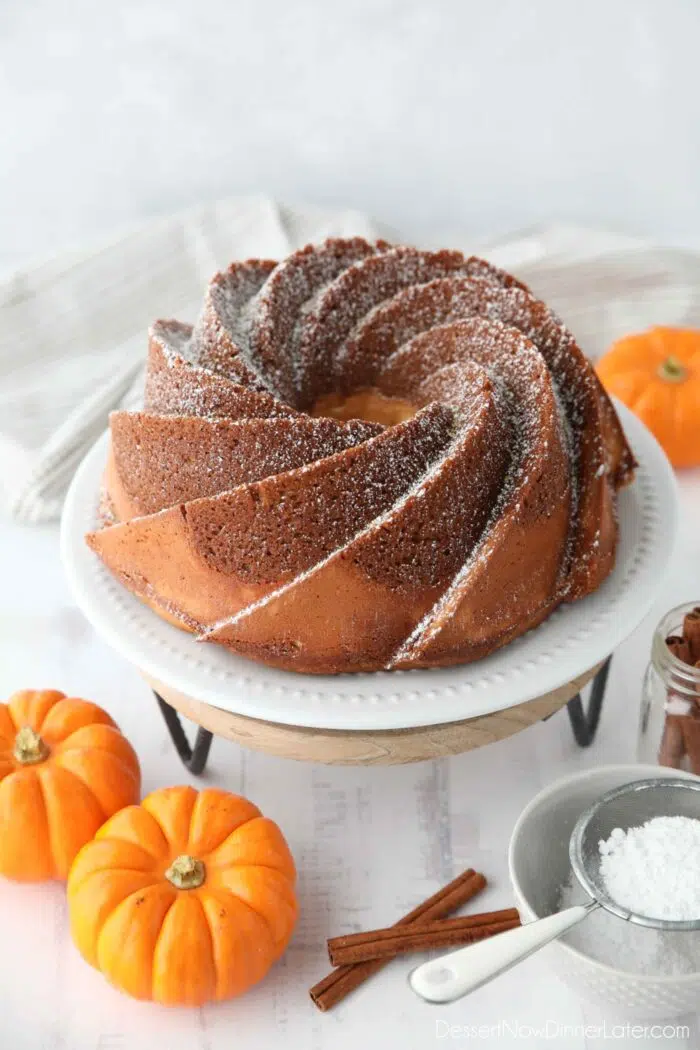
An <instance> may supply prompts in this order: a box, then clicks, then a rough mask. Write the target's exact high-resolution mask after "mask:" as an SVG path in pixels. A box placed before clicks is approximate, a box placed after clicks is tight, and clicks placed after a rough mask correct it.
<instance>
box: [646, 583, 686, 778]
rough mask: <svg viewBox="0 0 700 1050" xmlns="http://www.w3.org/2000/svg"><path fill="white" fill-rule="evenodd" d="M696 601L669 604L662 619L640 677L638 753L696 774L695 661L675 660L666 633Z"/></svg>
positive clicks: (674, 630)
mask: <svg viewBox="0 0 700 1050" xmlns="http://www.w3.org/2000/svg"><path fill="white" fill-rule="evenodd" d="M699 605H700V602H689V603H688V604H687V605H679V606H678V608H676V609H672V610H671V612H669V613H667V614H666V616H664V618H663V619H662V620H661V622H660V623H659V625H658V627H657V628H656V631H655V632H654V639H653V642H652V646H651V661H650V663H649V666H648V668H647V671H646V675H645V677H644V689H643V694H642V712H641V721H640V727H639V745H638V749H637V758H638V760H639V761H640V762H648V763H652V764H655V763H658V764H659V765H662V766H670V767H671V768H673V769H684V770H687V772H689V773H695V774H696V776H700V667H692V666H691V665H690V664H688V663H686V662H685V661H684V660H679V659H678V657H677V656H675V655H674V653H673V652H671V650H670V649H669V647H668V645H667V644H666V639H667V638H669V637H670V636H676V637H680V636H681V635H682V631H683V620H684V618H685V615H686V613H689V612H691V611H692V610H693V609H694V608H695V609H696V608H698V606H699Z"/></svg>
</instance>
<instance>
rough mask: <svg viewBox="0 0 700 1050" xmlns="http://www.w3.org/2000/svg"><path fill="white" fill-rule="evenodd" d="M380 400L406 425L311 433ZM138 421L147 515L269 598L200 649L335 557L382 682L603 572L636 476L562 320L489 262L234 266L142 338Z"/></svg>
mask: <svg viewBox="0 0 700 1050" xmlns="http://www.w3.org/2000/svg"><path fill="white" fill-rule="evenodd" d="M371 388H375V389H376V392H377V393H378V394H380V395H382V396H383V397H384V398H386V397H396V398H399V399H400V400H401V401H402V402H404V403H408V404H409V405H415V408H416V411H417V412H418V415H417V416H416V417H414V419H412V420H408V421H406V422H404V423H399V424H396V425H393V426H391V427H389V428H388V429H386V430H385V431H383V432H382V427H381V426H379V425H378V424H376V423H358V422H355V423H349V424H339V423H338V422H337V421H335V420H327V419H326V420H323V419H321V420H318V419H317V420H310V419H309V417H308V416H307V415H306V412H307V411H308V410H309V409H312V408H313V405H314V403H315V401H316V400H317V399H318V398H319V397H320V396H321V395H323V394H327V393H332V394H337V395H338V396H340V397H343V396H344V397H347V396H349V395H351V394H354V393H356V392H357V393H361V392H362V391H364V390H367V389H371ZM145 409H146V411H145V413H144V414H141V415H139V416H138V417H136V416H124V415H122V416H121V417H120V418H119V420H118V421H117V422H115V424H114V427H113V439H114V447H115V450H116V453H117V460H118V466H119V471H120V475H121V477H122V481H123V483H124V488H125V491H127V492H128V493H129V494H130V498H132V499H133V500H134V501H135V502H136V504H137V505H138V507H139V508H141V509H144V511H145V513H146V515H148V514H149V513H153V512H154V511H156V510H157V509H159V508H160V507H162V506H166V505H168V504H169V502H171V501H172V502H174V503H175V504H177V503H178V502H180V503H181V504H182V513H183V518H182V520H183V521H185V522H186V524H187V527H188V529H189V530H190V533H191V537H192V543H193V545H194V548H195V550H196V551H197V554H198V557H199V558H200V559H201V561H202V564H203V565H206V566H207V567H208V569H209V570H210V571H211V572H212V573H215V574H217V580H219V575H220V574H223V576H224V577H225V578H229V579H230V580H231V586H232V587H236V588H240V587H241V586H250V587H252V588H253V591H254V592H255V593H256V594H258V595H259V594H260V591H261V589H262V591H264V594H263V596H262V597H257V598H256V599H255V600H254V601H252V602H250V603H249V604H248V607H247V609H243V610H242V611H236V612H235V615H234V616H233V617H232V616H228V615H227V614H226V610H225V608H224V609H222V615H221V616H220V617H218V618H217V619H216V622H215V623H212V624H199V628H200V629H201V630H202V632H203V633H204V634H205V635H206V636H207V637H211V636H212V633H213V632H214V633H215V632H216V631H217V630H219V629H221V630H222V631H223V630H224V629H225V627H224V625H226V624H228V625H231V624H234V623H239V622H242V620H243V619H244V618H245V617H246V616H249V615H252V613H253V612H254V611H255V610H256V609H262V608H267V607H268V605H269V604H270V603H273V602H274V601H275V600H276V599H277V598H279V599H282V598H283V597H284V596H285V595H288V594H290V593H291V592H292V590H293V589H294V588H295V586H297V585H299V587H300V593H305V592H304V591H303V588H302V585H303V584H304V582H305V581H307V580H309V579H311V578H319V579H320V577H316V575H315V574H316V573H317V572H320V571H321V570H322V568H323V567H324V566H326V565H329V566H330V565H331V564H335V563H334V562H333V559H335V558H340V557H341V555H342V564H343V565H344V566H346V568H347V571H348V572H349V573H350V574H351V577H352V579H353V580H354V581H357V580H358V579H360V580H365V581H367V585H368V587H370V585H371V586H372V587H379V588H380V589H381V591H382V593H388V594H391V595H393V596H394V599H393V600H394V608H395V612H396V616H395V620H394V621H392V623H387V624H384V625H383V626H381V627H380V626H379V625H375V628H374V629H373V630H374V636H373V640H372V645H373V647H374V648H373V650H372V651H373V652H377V653H379V652H380V651H381V650H382V646H384V648H385V652H384V655H383V658H382V659H381V660H379V658H377V662H376V664H375V666H385V665H386V664H387V663H388V664H389V665H390V666H392V667H394V666H397V665H398V664H400V665H401V666H412V665H413V664H414V663H415V664H417V665H421V666H425V665H428V666H430V665H431V664H432V663H441V662H456V661H458V660H464V659H473V658H475V656H476V655H481V654H482V653H484V652H487V651H490V649H492V648H494V647H495V646H496V645H499V644H502V643H503V641H504V640H507V639H508V638H509V637H512V636H513V635H514V634H517V633H521V632H522V630H525V629H526V628H527V626H528V625H529V623H531V622H532V621H533V618H536V617H537V615H539V614H540V613H541V611H542V610H545V611H546V610H547V609H549V608H553V607H554V606H555V605H556V604H557V602H559V601H561V600H562V599H564V598H566V599H572V598H575V597H578V596H581V595H583V594H585V593H588V592H589V591H590V590H592V589H593V588H595V587H596V586H597V585H598V583H600V581H601V580H602V579H603V578H604V576H605V575H606V574H607V572H609V570H610V568H611V566H612V559H613V558H614V551H615V542H616V536H615V531H614V522H615V505H614V500H615V490H616V487H617V486H619V484H621V483H622V482H623V481H624V480H626V479H627V478H629V476H630V475H631V470H632V465H633V459H632V456H631V453H630V452H629V449H628V448H627V446H626V443H625V441H624V437H623V436H622V434H621V431H620V428H619V423H618V422H617V419H616V416H615V413H614V410H613V409H612V406H611V405H610V404H609V402H608V400H607V398H606V396H605V394H604V393H603V391H602V389H601V388H600V385H599V384H598V382H597V379H596V377H595V375H594V373H593V371H592V369H591V367H590V365H589V364H588V362H587V361H586V359H585V358H584V356H583V354H582V353H581V351H580V350H579V348H578V347H577V345H576V343H575V341H574V339H573V337H572V336H571V334H570V333H569V332H568V331H567V329H566V328H565V327H564V326H563V325H562V324H561V322H560V321H559V320H558V318H556V316H555V315H554V314H553V313H552V312H551V311H550V310H548V308H547V307H546V306H545V305H544V304H543V303H541V302H539V301H538V300H536V299H534V298H533V297H532V295H531V294H530V293H529V291H528V290H527V288H525V287H524V286H523V285H522V284H521V283H520V282H518V281H517V280H515V279H514V278H512V277H510V276H509V275H508V274H505V273H504V272H502V271H500V270H498V269H496V268H495V267H493V266H491V265H490V264H489V263H487V262H485V261H484V260H480V259H476V258H470V259H465V258H464V256H462V255H461V254H460V253H459V252H451V251H441V252H423V251H418V250H417V249H415V248H410V247H392V246H391V245H387V244H386V243H384V242H379V243H377V244H370V243H368V242H366V241H364V240H362V239H360V238H353V239H349V240H337V239H336V240H329V241H327V242H326V243H325V244H323V245H321V246H307V248H305V249H303V250H302V251H300V252H297V253H295V254H294V255H292V256H290V258H289V259H287V260H284V261H283V262H282V263H278V264H275V263H273V262H271V261H265V260H262V261H261V260H249V261H248V262H245V263H235V264H233V265H232V266H231V267H229V269H228V270H227V271H225V272H224V273H222V274H217V275H216V276H215V278H214V279H213V281H212V282H211V285H210V288H209V291H208V293H207V297H206V300H205V303H204V308H203V310H202V314H201V316H200V318H199V321H198V322H197V325H196V326H195V328H194V329H192V328H191V327H190V326H187V325H182V324H180V323H179V322H176V321H169V322H157V323H156V325H154V326H153V329H152V332H151V340H150V349H149V362H148V370H147V380H146V398H145ZM352 410H353V411H354V410H355V406H354V405H353V409H352ZM139 520H142V521H146V522H147V521H148V517H147V516H146V517H145V518H140V519H139ZM533 559H534V560H533ZM348 578H349V579H350V577H348ZM353 585H354V584H353ZM149 586H151V587H152V588H153V590H154V598H155V599H156V600H157V592H158V588H157V581H155V582H154V581H151V583H150V584H149ZM217 588H218V590H217V593H218V592H219V591H220V590H221V583H220V582H218V583H217ZM253 591H251V593H253ZM368 593H371V591H368ZM261 602H262V603H263V604H260V603H261ZM171 605H172V602H171ZM175 605H176V606H177V603H175ZM181 605H182V607H181V608H180V607H178V608H174V607H173V608H172V609H171V611H172V612H173V613H174V614H175V615H178V616H179V617H180V618H181V619H183V620H184V621H186V622H188V623H191V624H192V622H193V621H192V617H190V619H189V620H188V618H187V617H188V615H189V614H188V612H187V595H186V593H184V592H183V596H182V603H181ZM409 610H410V612H409ZM342 615H343V602H342V598H341V599H340V600H339V602H338V616H341V617H342ZM470 617H471V619H470ZM411 618H412V619H411ZM398 624H401V625H402V627H401V632H402V633H401V635H400V636H397V635H396V631H397V629H398V627H397V625H398ZM407 624H408V629H407V628H406V625H407ZM460 625H461V626H460ZM460 631H461V632H462V634H461V635H460ZM455 632H456V633H455ZM339 633H342V632H339ZM382 639H383V640H382ZM227 644H228V643H227ZM274 644H275V639H274V638H271V639H270V645H271V646H272V647H273V648H274ZM233 647H234V648H235V647H236V646H235V643H234V645H233ZM351 655H352V654H343V652H342V651H339V652H338V653H336V657H335V662H333V661H331V664H330V665H329V667H328V669H329V670H342V669H344V667H345V666H348V667H350V666H352V660H351V659H350V657H351ZM304 657H305V654H304V652H303V651H302V652H301V653H300V652H295V653H294V658H293V659H292V657H291V656H290V658H289V662H288V666H290V667H292V666H293V667H299V668H300V669H302V670H303V669H304V665H303V659H304ZM329 659H330V657H329ZM300 660H301V661H302V662H301V663H300V662H299V661H300ZM344 661H345V663H344ZM314 669H317V668H314Z"/></svg>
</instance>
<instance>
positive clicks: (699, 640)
mask: <svg viewBox="0 0 700 1050" xmlns="http://www.w3.org/2000/svg"><path fill="white" fill-rule="evenodd" d="M683 640H684V641H685V642H686V643H687V645H688V648H689V649H690V659H689V660H688V661H687V662H688V663H691V664H695V665H696V666H697V661H698V660H700V605H698V606H696V607H695V608H694V609H693V610H692V611H691V612H689V613H686V615H685V618H684V620H683Z"/></svg>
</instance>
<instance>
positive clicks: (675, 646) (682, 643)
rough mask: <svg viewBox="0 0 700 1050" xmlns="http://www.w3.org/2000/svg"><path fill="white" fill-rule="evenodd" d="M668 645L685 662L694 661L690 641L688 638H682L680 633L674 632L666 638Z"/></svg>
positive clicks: (678, 658)
mask: <svg viewBox="0 0 700 1050" xmlns="http://www.w3.org/2000/svg"><path fill="white" fill-rule="evenodd" d="M666 645H667V646H668V648H669V649H670V650H671V652H672V653H673V655H674V656H675V657H676V659H677V660H682V661H683V663H684V664H689V663H692V660H691V658H690V642H688V640H687V639H686V638H681V637H680V635H678V634H672V635H670V636H669V637H668V638H667V639H666Z"/></svg>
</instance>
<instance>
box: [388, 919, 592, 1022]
mask: <svg viewBox="0 0 700 1050" xmlns="http://www.w3.org/2000/svg"><path fill="white" fill-rule="evenodd" d="M598 907H599V905H598V903H597V902H596V901H591V902H590V904H579V905H576V907H574V908H567V909H566V911H560V912H557V914H556V915H548V916H547V917H546V918H545V919H537V920H536V921H535V922H528V923H526V924H525V925H524V926H520V927H519V928H518V929H517V930H509V931H508V932H507V933H499V934H498V935H497V936H496V937H491V938H490V939H489V940H487V941H481V942H480V943H479V944H472V945H469V946H468V947H466V948H460V949H459V950H458V951H456V952H450V953H449V954H448V955H441V956H440V957H439V958H438V959H431V960H430V962H427V963H423V965H422V966H418V967H416V969H415V970H413V971H412V972H411V973H410V974H409V977H408V983H409V984H410V986H411V988H412V989H413V991H414V992H415V993H416V995H419V996H420V997H421V999H425V1000H426V1001H427V1002H429V1003H451V1002H453V1001H454V1000H455V999H461V998H462V996H463V995H468V994H469V992H473V991H474V990H475V989H476V988H480V987H481V986H482V985H483V984H488V982H489V981H491V980H493V978H494V977H498V976H499V974H502V973H505V971H506V970H509V969H510V968H511V966H515V964H516V963H519V962H520V961H521V960H522V959H526V958H527V957H528V956H529V955H532V954H533V953H534V952H536V951H539V949H540V948H543V947H544V945H545V944H549V942H550V941H553V940H556V938H557V937H560V936H561V935H562V933H566V931H567V930H570V929H571V927H572V926H576V925H577V924H578V923H579V922H582V921H583V919H585V918H586V916H587V915H588V914H589V913H590V912H591V911H593V909H594V908H598Z"/></svg>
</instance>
